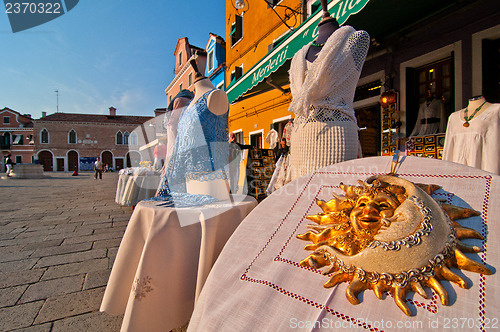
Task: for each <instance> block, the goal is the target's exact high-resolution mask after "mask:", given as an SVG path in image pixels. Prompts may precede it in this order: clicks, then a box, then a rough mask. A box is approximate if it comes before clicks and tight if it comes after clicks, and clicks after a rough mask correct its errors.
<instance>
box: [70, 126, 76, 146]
mask: <svg viewBox="0 0 500 332" xmlns="http://www.w3.org/2000/svg"><path fill="white" fill-rule="evenodd" d="M68 143H69V144H76V131H74V130H73V129H71V130H70V131H69V133H68Z"/></svg>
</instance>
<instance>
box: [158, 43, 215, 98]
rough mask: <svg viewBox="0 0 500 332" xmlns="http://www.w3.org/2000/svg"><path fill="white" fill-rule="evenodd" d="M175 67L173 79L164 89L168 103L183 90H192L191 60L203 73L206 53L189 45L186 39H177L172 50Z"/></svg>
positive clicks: (192, 72) (193, 73)
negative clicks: (194, 61) (194, 60)
mask: <svg viewBox="0 0 500 332" xmlns="http://www.w3.org/2000/svg"><path fill="white" fill-rule="evenodd" d="M174 56H175V67H174V75H175V77H174V79H173V80H172V81H171V82H170V83H169V85H168V86H167V88H166V89H165V94H166V95H167V100H168V103H170V102H171V101H172V99H173V98H174V97H175V96H176V95H177V94H178V93H179V91H181V90H183V89H187V90H191V91H193V90H194V86H193V83H194V78H195V70H194V69H193V67H192V66H191V64H190V60H191V59H196V64H197V66H198V70H199V71H200V72H201V73H203V72H205V65H206V52H205V50H204V49H202V48H200V47H197V46H193V45H191V44H189V40H188V38H187V37H182V38H179V40H178V41H177V44H176V45H175V50H174Z"/></svg>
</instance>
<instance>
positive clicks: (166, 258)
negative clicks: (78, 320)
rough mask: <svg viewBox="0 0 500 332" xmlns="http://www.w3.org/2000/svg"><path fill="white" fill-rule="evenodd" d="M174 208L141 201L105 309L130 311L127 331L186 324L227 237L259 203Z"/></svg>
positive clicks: (236, 199)
mask: <svg viewBox="0 0 500 332" xmlns="http://www.w3.org/2000/svg"><path fill="white" fill-rule="evenodd" d="M232 199H233V203H231V202H219V203H214V204H211V205H206V206H203V207H194V208H182V209H173V208H166V207H160V206H157V203H151V202H140V203H139V204H138V205H137V206H136V208H135V210H134V213H133V214H132V217H131V219H130V222H129V224H128V226H127V230H126V231H125V234H124V236H123V240H122V243H121V244H120V248H119V250H118V254H117V257H116V260H115V263H114V265H113V270H112V271H111V275H110V278H109V282H108V285H107V287H106V292H105V293H104V298H103V301H102V304H101V311H106V312H108V313H110V314H113V315H119V314H123V313H125V316H124V319H123V323H122V331H148V332H149V331H170V330H171V329H173V328H177V327H180V326H182V325H183V324H185V323H186V322H187V321H188V320H189V317H190V315H191V313H192V311H193V307H194V303H195V299H196V298H197V296H198V295H199V293H200V291H201V288H202V287H203V284H204V282H205V280H206V278H207V276H208V274H209V272H210V269H211V268H212V266H213V264H214V262H215V260H216V259H217V257H218V255H219V253H220V252H221V250H222V248H223V247H224V244H225V243H226V241H227V239H229V237H230V236H231V234H232V233H233V232H234V230H235V229H236V228H237V227H238V225H239V224H240V222H241V221H242V220H243V219H244V218H245V217H246V216H247V215H248V213H250V211H251V210H252V209H253V208H254V207H255V206H256V205H257V202H256V200H255V199H254V198H252V197H247V196H243V195H233V196H232Z"/></svg>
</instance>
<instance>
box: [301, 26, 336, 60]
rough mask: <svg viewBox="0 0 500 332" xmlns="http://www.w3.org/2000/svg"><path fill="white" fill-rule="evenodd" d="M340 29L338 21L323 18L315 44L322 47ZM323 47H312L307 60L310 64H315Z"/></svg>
mask: <svg viewBox="0 0 500 332" xmlns="http://www.w3.org/2000/svg"><path fill="white" fill-rule="evenodd" d="M338 28H339V24H338V23H337V20H336V19H334V18H333V17H329V18H323V19H322V20H321V22H320V23H319V24H318V37H317V38H316V40H315V41H314V44H319V45H322V44H324V43H326V41H327V40H328V38H329V37H330V36H331V35H332V34H333V33H334V32H335V31H336V30H337V29H338ZM321 49H322V46H314V45H311V46H310V47H309V50H308V51H307V55H306V59H307V61H309V62H313V61H314V60H316V58H317V57H318V54H319V52H320V51H321Z"/></svg>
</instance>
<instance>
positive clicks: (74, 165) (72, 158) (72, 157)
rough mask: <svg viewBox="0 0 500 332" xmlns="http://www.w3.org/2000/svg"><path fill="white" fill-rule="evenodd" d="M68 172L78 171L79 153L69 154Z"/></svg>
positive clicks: (71, 152)
mask: <svg viewBox="0 0 500 332" xmlns="http://www.w3.org/2000/svg"><path fill="white" fill-rule="evenodd" d="M68 171H70V172H74V171H78V152H76V151H70V152H68Z"/></svg>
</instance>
